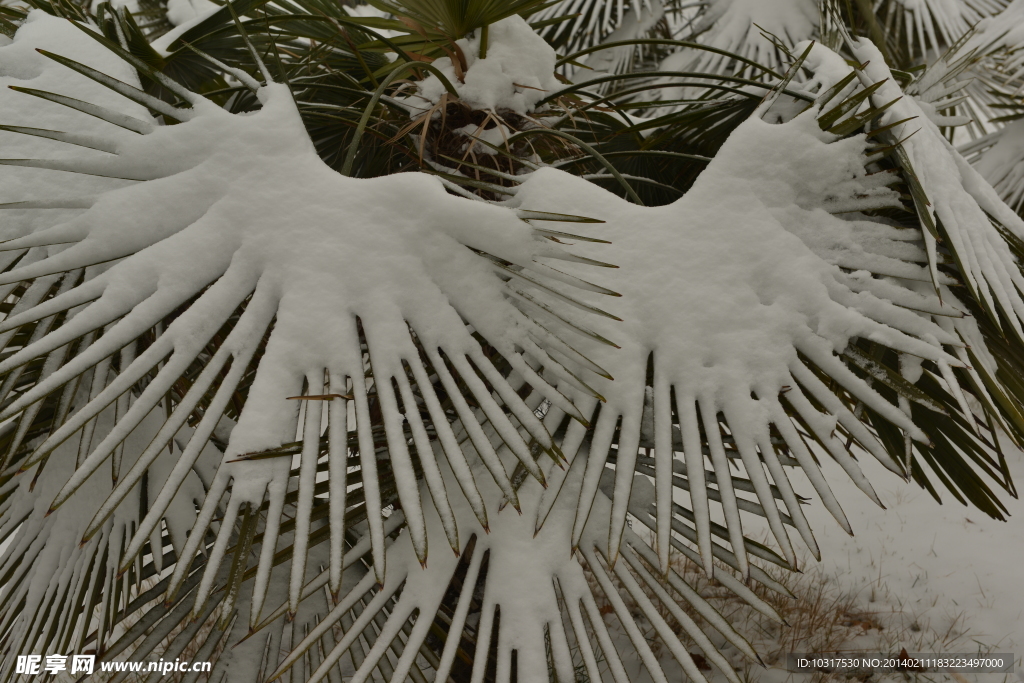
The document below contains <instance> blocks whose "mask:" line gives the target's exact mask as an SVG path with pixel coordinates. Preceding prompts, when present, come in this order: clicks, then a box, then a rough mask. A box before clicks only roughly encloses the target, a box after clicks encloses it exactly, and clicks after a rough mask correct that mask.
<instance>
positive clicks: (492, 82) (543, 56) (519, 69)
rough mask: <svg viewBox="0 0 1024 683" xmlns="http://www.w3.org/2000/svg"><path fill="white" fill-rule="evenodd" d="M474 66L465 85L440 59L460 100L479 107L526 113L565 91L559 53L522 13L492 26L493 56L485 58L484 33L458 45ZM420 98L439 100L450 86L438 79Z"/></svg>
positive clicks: (430, 79)
mask: <svg viewBox="0 0 1024 683" xmlns="http://www.w3.org/2000/svg"><path fill="white" fill-rule="evenodd" d="M456 42H457V43H458V45H459V47H461V48H462V52H463V54H464V55H465V57H466V64H467V66H468V67H469V68H468V69H467V71H466V73H465V81H464V82H460V81H459V79H458V77H457V76H456V72H455V67H454V66H453V65H452V60H451V59H450V58H449V57H442V58H440V59H438V60H436V61H434V66H436V67H437V68H438V69H440V70H441V72H442V73H443V74H444V75H445V76H446V77H447V78H448V80H449V81H450V82H451V84H452V85H454V86H455V89H456V90H457V91H458V93H459V98H460V99H461V100H462V101H463V102H465V103H466V104H468V105H469V106H470V107H472V108H473V109H490V110H495V109H511V110H512V111H515V112H517V113H520V114H525V113H527V112H529V111H532V110H533V108H534V106H536V104H537V103H538V102H539V101H540V100H542V99H543V98H545V97H547V96H548V95H550V94H551V93H553V92H555V91H556V90H558V89H559V87H560V86H559V83H558V80H557V79H556V78H555V61H556V56H555V50H554V49H553V48H552V47H551V46H550V45H548V44H547V43H546V42H545V41H544V39H543V38H541V37H540V36H539V35H537V34H536V33H535V32H534V30H533V29H532V28H530V25H529V24H528V23H526V20H525V19H523V18H522V17H520V16H518V15H514V16H511V17H508V18H506V19H502V20H501V21H499V22H496V23H494V24H491V26H490V27H489V29H488V40H487V57H486V58H484V59H480V32H479V31H477V32H476V35H475V36H474V37H472V38H468V39H462V40H459V41H456ZM419 87H420V94H421V95H423V96H424V97H425V98H427V99H428V100H430V101H431V102H437V101H438V100H439V99H440V98H441V95H442V94H444V92H446V91H445V88H444V85H443V84H442V83H441V80H440V79H439V78H437V76H434V75H431V76H429V77H428V78H426V79H424V80H423V82H422V83H420V86H419Z"/></svg>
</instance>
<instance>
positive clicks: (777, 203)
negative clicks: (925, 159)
mask: <svg viewBox="0 0 1024 683" xmlns="http://www.w3.org/2000/svg"><path fill="white" fill-rule="evenodd" d="M831 137H833V136H831V135H830V134H828V133H824V132H822V131H821V129H820V128H819V127H818V124H817V121H816V119H815V113H814V112H813V111H811V112H808V113H805V114H803V115H802V116H800V117H798V118H797V119H795V120H794V121H792V122H790V123H789V124H785V125H780V126H776V125H771V124H768V123H766V122H764V121H761V120H760V119H758V118H756V117H755V118H752V119H751V120H749V121H747V122H746V123H744V124H742V125H741V126H740V127H739V128H738V129H737V130H736V131H735V132H734V133H733V135H732V136H731V137H730V139H729V141H728V142H727V144H726V145H725V146H723V148H722V150H721V152H720V153H719V154H718V155H717V156H716V158H715V160H714V161H713V162H712V163H711V164H710V165H709V166H708V168H707V169H706V171H705V172H704V173H703V174H701V176H700V177H699V178H698V180H697V182H696V184H695V185H694V187H693V189H692V190H691V191H690V192H688V193H687V195H686V196H684V197H683V198H682V199H680V200H678V201H677V202H675V203H674V204H671V205H668V206H664V207H657V208H641V207H637V206H635V205H632V204H628V203H626V202H625V201H622V200H620V199H618V198H617V197H614V196H613V195H610V194H608V193H607V192H604V191H602V190H600V189H597V188H594V187H593V186H592V185H589V184H588V183H586V182H583V181H581V180H579V179H577V178H574V177H572V176H568V175H565V174H556V173H554V172H552V171H549V170H541V171H538V172H536V173H534V174H533V176H532V177H531V178H530V179H529V180H527V181H526V182H525V183H524V184H523V187H522V189H521V190H520V192H519V194H518V195H517V201H520V200H521V201H524V202H529V203H530V205H531V206H537V207H544V210H547V211H560V212H563V213H573V212H579V211H581V210H583V209H584V207H589V210H590V212H591V213H593V214H594V215H598V216H601V217H602V218H603V219H604V220H605V221H606V222H605V223H604V224H600V225H595V226H593V228H591V229H590V230H588V234H589V235H592V236H595V237H599V238H601V239H606V240H608V241H610V242H612V244H611V245H609V246H601V245H597V246H590V245H586V246H584V245H580V246H579V247H578V249H579V251H580V253H583V254H585V255H587V256H589V257H591V258H595V259H601V260H604V261H608V262H611V263H614V264H616V265H618V266H620V268H619V269H617V270H611V271H608V272H607V273H606V274H603V277H602V278H601V281H602V282H603V283H605V284H606V285H607V286H608V287H609V288H610V289H613V290H615V291H617V292H619V293H621V294H622V298H621V299H608V298H602V297H591V298H590V299H589V301H590V302H591V303H593V304H594V305H600V306H601V307H602V308H604V309H605V310H607V311H608V312H610V313H612V314H615V315H617V316H618V317H621V318H623V319H624V321H625V322H615V321H610V320H607V319H601V320H596V319H595V320H587V321H586V323H585V324H586V325H587V326H588V327H592V328H596V329H598V331H599V332H601V333H603V335H604V336H606V337H607V338H608V339H610V340H612V341H614V342H618V343H620V344H621V345H622V346H623V347H624V348H623V350H621V351H618V350H615V351H610V350H609V351H605V350H604V349H602V348H601V347H600V346H598V345H594V346H593V347H591V346H590V345H588V347H587V348H588V350H593V351H594V352H595V353H597V355H598V357H597V358H594V360H595V361H596V362H598V363H599V364H602V365H603V367H605V369H607V370H608V371H609V372H610V374H611V375H613V376H614V377H615V386H614V387H613V386H612V385H610V384H609V386H608V387H607V391H608V393H607V394H605V393H604V389H605V387H603V386H602V387H601V390H602V394H603V395H605V396H606V397H608V398H609V400H610V401H611V402H612V403H613V404H614V403H616V401H617V399H616V398H615V397H616V396H619V395H622V394H623V393H624V392H625V393H627V394H632V393H634V392H641V391H642V388H643V379H644V378H643V373H640V374H639V375H638V374H636V370H637V368H638V367H640V366H642V365H643V364H645V363H646V356H647V354H648V353H649V352H650V351H652V350H654V351H655V352H656V354H655V355H656V361H658V360H664V361H665V362H666V364H665V367H666V368H672V372H673V373H674V374H675V375H676V377H677V381H679V382H680V383H681V384H683V385H685V386H686V387H687V390H688V391H690V392H694V393H696V394H705V393H707V394H708V395H711V396H715V397H717V398H719V399H721V400H726V395H727V394H729V393H731V392H732V391H736V393H737V396H738V397H742V396H744V395H746V396H749V392H750V390H751V389H753V390H755V391H757V392H758V393H759V394H762V393H763V394H774V393H777V392H778V391H779V389H780V388H781V387H782V386H783V385H785V384H787V383H788V379H787V378H788V369H787V368H788V366H789V365H790V364H791V363H792V362H793V361H794V360H795V358H796V349H797V347H798V346H799V345H800V344H801V343H803V342H805V341H811V340H813V343H814V344H817V345H821V347H822V348H826V349H829V350H830V351H841V350H842V349H843V348H845V346H846V344H847V343H848V342H849V340H850V339H851V338H852V337H854V336H858V335H864V336H877V337H878V338H879V339H880V340H883V339H888V340H890V341H892V340H893V339H894V338H895V337H896V336H897V335H896V334H895V331H894V330H891V329H888V328H887V327H886V326H885V325H884V324H882V325H880V324H879V323H877V322H875V321H872V320H870V318H868V317H865V314H864V313H862V312H861V311H859V310H858V308H860V306H859V304H858V301H857V299H858V297H856V296H853V295H852V293H850V292H844V291H843V290H844V289H845V287H844V286H843V284H842V283H843V281H844V276H843V274H842V273H841V272H840V270H839V268H837V267H836V266H834V265H830V264H829V263H827V262H825V261H824V260H822V259H821V258H820V257H819V255H818V254H817V253H816V252H815V250H814V249H813V248H812V247H814V246H817V247H819V248H825V247H826V245H827V244H828V243H830V242H831V241H833V240H836V239H841V237H840V235H844V234H846V233H847V232H848V231H849V224H847V223H845V222H844V221H842V220H840V219H839V218H836V217H834V216H832V215H830V214H829V213H828V212H827V209H830V208H831V209H833V210H842V208H843V201H844V199H845V198H846V197H852V196H854V195H860V196H861V198H863V196H864V195H871V196H874V197H875V198H876V199H877V200H878V201H879V202H880V203H883V204H884V203H889V204H891V203H892V201H893V200H894V194H893V192H892V191H891V190H889V189H888V188H885V187H870V184H871V183H870V181H869V180H868V179H867V178H866V173H865V172H864V169H863V164H864V159H863V152H864V146H865V142H864V139H863V137H856V138H851V139H847V140H842V141H838V142H832V141H831V140H830V138H831ZM830 143H831V144H830ZM556 207H557V208H556ZM830 231H831V232H835V233H837V234H836V235H832V234H831V232H830ZM808 243H810V245H809V244H808ZM565 269H567V270H570V271H571V270H572V269H573V266H566V267H565ZM879 303H881V302H879ZM887 310H888V309H887ZM566 313H567V315H572V314H571V313H568V312H566ZM580 322H581V323H582V321H580ZM627 358H629V359H628V360H626V359H627ZM630 384H632V386H631V387H630V389H629V390H628V391H627V390H625V389H624V387H625V386H627V385H630ZM632 401H633V398H632V397H630V398H629V399H628V400H626V403H631V402H632ZM622 407H625V403H624V404H623V406H622Z"/></svg>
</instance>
